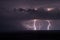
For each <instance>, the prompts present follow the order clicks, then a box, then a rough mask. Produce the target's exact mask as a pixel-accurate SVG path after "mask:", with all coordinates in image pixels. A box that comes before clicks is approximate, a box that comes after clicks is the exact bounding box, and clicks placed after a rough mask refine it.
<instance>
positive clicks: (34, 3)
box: [0, 0, 60, 8]
mask: <svg viewBox="0 0 60 40" xmlns="http://www.w3.org/2000/svg"><path fill="white" fill-rule="evenodd" d="M0 7H6V8H39V7H58V8H60V1H58V0H1V1H0Z"/></svg>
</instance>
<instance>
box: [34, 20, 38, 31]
mask: <svg viewBox="0 0 60 40" xmlns="http://www.w3.org/2000/svg"><path fill="white" fill-rule="evenodd" d="M33 21H34V23H33V27H34V30H36V25H35V24H36V21H37V20H36V19H34V20H33Z"/></svg>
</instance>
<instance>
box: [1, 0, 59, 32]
mask: <svg viewBox="0 0 60 40" xmlns="http://www.w3.org/2000/svg"><path fill="white" fill-rule="evenodd" d="M2 7H3V8H9V9H13V8H40V7H43V8H47V7H52V8H54V7H57V8H60V1H59V0H0V8H2ZM6 15H7V16H6ZM17 15H18V17H20V15H19V14H17ZM8 16H9V17H11V18H14V17H15V16H16V14H12V13H11V14H8V13H3V16H2V17H7V19H8V20H7V19H3V20H0V23H1V25H0V32H2V31H12V30H13V31H17V30H19V31H20V30H25V29H22V28H21V27H20V26H22V25H21V21H20V20H18V19H13V20H12V19H10V20H9V17H8ZM27 16H29V15H27ZM30 16H31V15H30ZM30 16H29V17H30ZM2 17H0V18H2ZM52 22H53V23H52V26H53V29H55V30H60V20H52Z"/></svg>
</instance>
